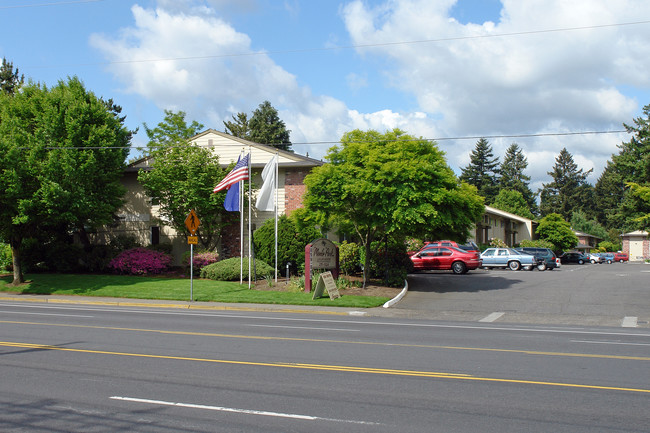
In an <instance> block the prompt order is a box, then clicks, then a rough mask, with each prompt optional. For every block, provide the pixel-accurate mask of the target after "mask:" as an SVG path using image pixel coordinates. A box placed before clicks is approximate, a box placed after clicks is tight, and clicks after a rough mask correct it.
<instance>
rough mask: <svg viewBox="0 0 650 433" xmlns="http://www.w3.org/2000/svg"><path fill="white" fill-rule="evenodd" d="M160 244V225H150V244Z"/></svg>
mask: <svg viewBox="0 0 650 433" xmlns="http://www.w3.org/2000/svg"><path fill="white" fill-rule="evenodd" d="M158 244H160V227H158V226H151V245H158Z"/></svg>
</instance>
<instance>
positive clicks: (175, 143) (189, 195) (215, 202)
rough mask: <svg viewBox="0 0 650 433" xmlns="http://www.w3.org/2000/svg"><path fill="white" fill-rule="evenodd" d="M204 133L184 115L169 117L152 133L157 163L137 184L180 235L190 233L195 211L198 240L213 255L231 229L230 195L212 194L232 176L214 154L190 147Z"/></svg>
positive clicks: (143, 174)
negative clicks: (189, 218) (226, 204)
mask: <svg viewBox="0 0 650 433" xmlns="http://www.w3.org/2000/svg"><path fill="white" fill-rule="evenodd" d="M202 127H203V126H202V125H200V124H198V123H197V122H195V121H193V122H192V123H191V124H190V125H189V126H188V125H187V123H186V121H185V113H183V112H178V113H172V112H171V111H165V118H164V120H163V121H162V122H160V123H158V126H157V127H156V128H154V129H153V130H150V129H147V135H148V136H149V139H150V140H151V141H150V142H149V147H150V148H151V149H153V150H151V152H150V156H151V159H152V161H153V162H152V163H151V170H150V171H141V172H140V173H139V174H138V180H139V181H140V182H141V183H142V185H143V187H144V188H145V191H146V192H147V194H148V195H149V196H150V197H152V198H154V199H155V200H156V201H158V202H159V203H160V209H159V212H160V215H161V217H163V220H164V221H169V222H168V224H169V225H170V226H172V227H173V228H174V229H175V230H176V231H178V232H179V233H188V232H187V229H186V227H185V218H186V217H187V215H188V214H189V212H190V210H192V209H194V211H195V212H196V213H197V214H198V216H199V219H200V220H201V226H200V227H199V230H198V231H197V236H198V237H199V239H200V241H201V244H202V246H203V247H204V248H206V249H213V248H216V245H217V242H218V239H219V238H218V234H219V232H220V230H221V229H222V228H223V227H224V226H226V225H228V224H231V218H230V217H229V213H228V212H226V210H225V209H224V207H223V201H224V197H225V194H226V193H225V192H220V193H217V194H214V193H213V192H212V190H213V188H214V186H215V185H216V184H217V183H219V181H220V180H221V179H222V178H223V177H224V176H225V175H226V174H227V171H226V170H224V169H223V168H222V167H221V165H220V164H219V157H218V156H216V155H213V153H212V151H211V149H206V148H204V147H200V146H197V145H194V144H191V143H190V142H189V139H190V138H191V137H192V136H194V135H196V131H197V129H200V128H202ZM149 131H152V133H149ZM231 168H232V167H231Z"/></svg>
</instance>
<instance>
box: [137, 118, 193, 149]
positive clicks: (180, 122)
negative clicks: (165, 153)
mask: <svg viewBox="0 0 650 433" xmlns="http://www.w3.org/2000/svg"><path fill="white" fill-rule="evenodd" d="M185 116H186V113H185V112H184V111H177V112H174V111H172V110H165V118H164V119H163V121H162V122H160V123H158V125H156V127H154V128H149V127H148V126H147V124H146V123H145V124H144V130H145V132H146V133H147V137H148V138H149V143H148V147H149V149H157V148H161V147H166V146H171V145H175V144H185V143H187V140H188V139H189V138H191V137H193V136H195V135H196V134H198V133H199V132H200V131H201V129H203V125H202V124H201V123H199V122H197V121H196V120H193V121H192V123H190V124H189V125H188V124H187V121H186V120H185Z"/></svg>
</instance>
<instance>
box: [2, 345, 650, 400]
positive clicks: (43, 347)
mask: <svg viewBox="0 0 650 433" xmlns="http://www.w3.org/2000/svg"><path fill="white" fill-rule="evenodd" d="M0 346H5V347H19V348H23V349H36V350H53V351H62V352H76V353H90V354H96V355H113V356H129V357H139V358H155V359H169V360H176V361H193V362H210V363H218V364H231V365H245V366H255V367H280V368H296V369H308V370H325V371H338V372H346V373H350V372H352V373H369V374H385V375H393V376H414V377H428V378H438V379H456V380H468V381H481V382H501V383H516V384H524V385H543V386H555V387H564V388H582V389H593V390H606V391H626V392H636V393H645V394H650V389H641V388H624V387H616V386H600V385H586V384H578V383H562V382H544V381H539V380H524V379H504V378H494V377H478V376H472V375H467V374H454V373H445V372H435V371H413V370H395V369H386V368H370V367H353V366H345V365H325V364H300V363H291V362H253V361H233V360H226V359H210V358H192V357H186V356H170V355H152V354H146V353H128V352H111V351H106V350H90V349H71V348H66V347H57V346H50V345H44V344H31V343H16V342H10V341H0Z"/></svg>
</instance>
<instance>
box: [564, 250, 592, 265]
mask: <svg viewBox="0 0 650 433" xmlns="http://www.w3.org/2000/svg"><path fill="white" fill-rule="evenodd" d="M560 262H562V264H565V263H578V264H579V265H582V264H585V263H589V256H588V255H586V254H583V253H578V252H570V253H564V254H562V255H561V256H560Z"/></svg>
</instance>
